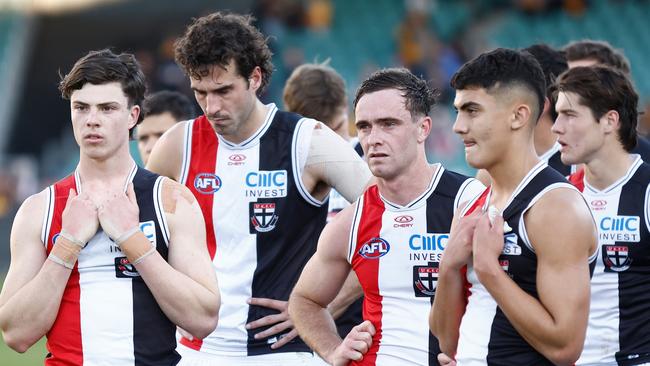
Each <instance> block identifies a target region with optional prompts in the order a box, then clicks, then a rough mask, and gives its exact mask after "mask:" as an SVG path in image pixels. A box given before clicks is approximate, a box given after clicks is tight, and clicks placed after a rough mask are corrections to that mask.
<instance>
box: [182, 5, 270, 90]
mask: <svg viewBox="0 0 650 366" xmlns="http://www.w3.org/2000/svg"><path fill="white" fill-rule="evenodd" d="M253 21H254V18H253V17H252V16H250V15H238V14H229V13H221V12H216V13H213V14H210V15H206V16H203V17H201V18H198V19H195V20H194V22H193V23H192V24H191V25H190V26H189V27H187V30H186V31H185V34H184V35H183V36H182V37H181V38H179V39H178V40H177V41H176V43H175V45H174V46H175V54H176V63H178V65H179V66H180V67H181V68H182V69H183V71H184V72H185V73H186V74H188V75H189V76H190V77H193V78H196V79H199V78H201V77H203V76H206V75H207V74H208V72H209V68H210V67H211V66H213V65H218V66H221V67H225V66H226V65H228V63H229V62H230V61H231V60H233V61H234V62H235V66H236V68H237V72H238V73H239V75H241V76H242V77H243V78H244V79H245V80H246V81H247V82H248V78H249V77H250V75H251V73H252V72H253V69H255V67H256V66H259V67H260V69H261V70H262V82H261V85H260V88H259V90H258V93H261V92H262V91H263V90H264V88H265V87H266V86H267V85H268V83H269V80H270V79H271V75H272V74H273V70H274V68H273V63H272V62H271V57H272V56H273V54H272V53H271V50H270V49H269V46H268V44H267V40H268V39H267V38H265V37H264V35H263V34H262V33H261V32H260V31H259V30H258V29H257V28H255V27H254V26H253V25H252V22H253Z"/></svg>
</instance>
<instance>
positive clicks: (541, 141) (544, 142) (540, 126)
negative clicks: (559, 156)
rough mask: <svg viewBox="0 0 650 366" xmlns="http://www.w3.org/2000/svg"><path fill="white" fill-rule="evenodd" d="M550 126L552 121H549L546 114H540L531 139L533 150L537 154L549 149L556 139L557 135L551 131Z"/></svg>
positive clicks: (539, 154) (540, 154) (542, 153)
mask: <svg viewBox="0 0 650 366" xmlns="http://www.w3.org/2000/svg"><path fill="white" fill-rule="evenodd" d="M552 126H553V121H551V119H550V118H549V117H548V116H542V117H541V118H540V119H539V121H537V126H535V132H534V135H533V141H534V143H535V152H537V155H538V156H542V155H544V153H546V152H547V151H549V150H550V149H551V148H552V147H553V145H555V142H556V141H557V137H556V136H555V134H554V133H553V132H552V131H551V127H552Z"/></svg>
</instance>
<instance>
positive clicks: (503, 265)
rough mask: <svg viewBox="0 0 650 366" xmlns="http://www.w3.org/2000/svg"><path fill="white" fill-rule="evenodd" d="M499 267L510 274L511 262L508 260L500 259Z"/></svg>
mask: <svg viewBox="0 0 650 366" xmlns="http://www.w3.org/2000/svg"><path fill="white" fill-rule="evenodd" d="M499 265H500V266H501V268H503V270H504V271H506V272H508V268H510V261H509V260H507V259H499Z"/></svg>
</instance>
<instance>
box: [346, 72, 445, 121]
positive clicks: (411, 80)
mask: <svg viewBox="0 0 650 366" xmlns="http://www.w3.org/2000/svg"><path fill="white" fill-rule="evenodd" d="M386 89H397V90H399V91H401V92H402V93H403V94H402V96H403V97H404V99H405V103H406V109H407V110H408V111H409V112H410V113H411V117H414V116H417V115H420V116H428V115H429V112H430V111H431V108H433V106H434V105H435V104H436V97H437V95H438V91H437V90H435V89H433V90H432V89H430V88H429V85H428V83H427V82H426V81H425V80H423V79H420V78H419V77H417V76H415V75H413V73H411V71H409V70H408V69H405V68H388V69H382V70H379V71H375V72H374V73H373V74H372V75H370V77H368V79H366V80H364V81H363V83H361V86H360V87H359V89H358V90H357V95H356V96H355V98H354V107H355V108H356V107H357V103H359V100H360V99H361V97H363V96H364V95H366V94H369V93H373V92H376V91H380V90H386Z"/></svg>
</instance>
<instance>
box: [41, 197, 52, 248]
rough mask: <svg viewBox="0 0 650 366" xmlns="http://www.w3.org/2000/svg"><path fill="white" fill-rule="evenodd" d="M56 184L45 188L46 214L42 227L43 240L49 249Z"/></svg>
mask: <svg viewBox="0 0 650 366" xmlns="http://www.w3.org/2000/svg"><path fill="white" fill-rule="evenodd" d="M54 194H55V193H54V186H49V187H47V188H45V215H43V223H42V225H43V226H42V227H41V241H42V242H43V244H45V248H46V249H47V237H48V235H49V234H50V227H51V225H52V217H53V216H54V201H55V197H54Z"/></svg>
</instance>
